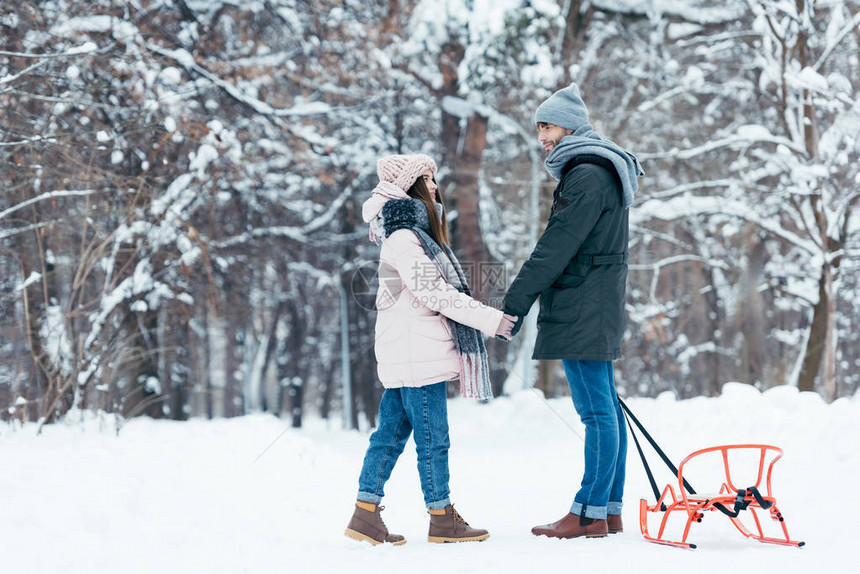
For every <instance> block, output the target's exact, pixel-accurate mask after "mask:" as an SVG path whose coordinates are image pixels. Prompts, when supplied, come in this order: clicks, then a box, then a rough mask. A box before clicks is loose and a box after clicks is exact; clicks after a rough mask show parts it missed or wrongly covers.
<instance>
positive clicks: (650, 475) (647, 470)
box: [618, 399, 660, 500]
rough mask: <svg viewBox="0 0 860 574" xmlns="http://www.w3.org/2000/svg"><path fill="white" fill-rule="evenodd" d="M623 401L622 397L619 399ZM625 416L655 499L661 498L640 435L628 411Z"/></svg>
mask: <svg viewBox="0 0 860 574" xmlns="http://www.w3.org/2000/svg"><path fill="white" fill-rule="evenodd" d="M618 402H621V399H618ZM624 418H626V419H627V424H628V426H630V435H631V436H632V437H633V442H635V443H636V450H638V451H639V458H641V459H642V465H643V466H644V467H645V474H647V475H648V482H650V483H651V490H653V491H654V500H659V499H660V489H659V488H657V481H655V480H654V474H653V473H652V472H651V467H650V466H648V461H647V460H646V459H645V453H644V452H642V446H641V445H640V444H639V437H637V436H636V433H635V432H633V424H632V423H631V422H630V417H629V416H628V414H627V412H625V413H624Z"/></svg>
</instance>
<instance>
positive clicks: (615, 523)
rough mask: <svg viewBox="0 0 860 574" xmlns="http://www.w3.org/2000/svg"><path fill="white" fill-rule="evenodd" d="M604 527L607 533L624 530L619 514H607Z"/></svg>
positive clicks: (616, 532)
mask: <svg viewBox="0 0 860 574" xmlns="http://www.w3.org/2000/svg"><path fill="white" fill-rule="evenodd" d="M606 527H607V530H608V531H609V534H618V533H619V532H624V525H623V524H621V515H620V514H607V515H606Z"/></svg>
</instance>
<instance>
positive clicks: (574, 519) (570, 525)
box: [532, 512, 608, 538]
mask: <svg viewBox="0 0 860 574" xmlns="http://www.w3.org/2000/svg"><path fill="white" fill-rule="evenodd" d="M607 533H608V528H607V526H606V520H605V519H602V518H586V517H584V516H579V515H578V514H573V513H572V512H569V513H568V514H567V516H565V517H564V518H562V519H561V520H559V521H558V522H553V523H552V524H544V525H542V526H535V527H534V528H532V534H534V535H535V536H549V537H550V538H579V537H580V536H585V537H586V538H601V537H603V536H606V534H607Z"/></svg>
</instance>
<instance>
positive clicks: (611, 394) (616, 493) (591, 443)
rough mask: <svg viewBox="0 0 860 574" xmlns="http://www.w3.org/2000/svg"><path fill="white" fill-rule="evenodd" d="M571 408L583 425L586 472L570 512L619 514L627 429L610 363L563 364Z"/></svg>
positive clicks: (595, 515)
mask: <svg viewBox="0 0 860 574" xmlns="http://www.w3.org/2000/svg"><path fill="white" fill-rule="evenodd" d="M562 364H563V365H564V373H565V375H567V384H568V385H569V386H570V396H571V398H572V399H573V406H574V408H576V412H577V413H579V418H580V419H582V422H583V424H584V425H585V472H584V473H583V476H582V485H581V487H580V489H579V492H577V493H576V496H575V497H574V499H573V500H574V502H573V504H572V505H571V507H570V511H571V512H572V513H574V514H578V515H580V516H583V515H584V516H586V517H587V518H606V515H607V514H621V498H622V496H623V494H624V475H625V471H626V463H627V427H626V426H625V424H624V414H623V413H622V412H621V405H620V404H619V402H618V395H617V394H616V392H615V381H614V379H613V374H612V362H611V361H575V360H570V359H565V360H563V361H562Z"/></svg>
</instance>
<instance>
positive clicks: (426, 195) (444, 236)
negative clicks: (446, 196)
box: [406, 176, 451, 247]
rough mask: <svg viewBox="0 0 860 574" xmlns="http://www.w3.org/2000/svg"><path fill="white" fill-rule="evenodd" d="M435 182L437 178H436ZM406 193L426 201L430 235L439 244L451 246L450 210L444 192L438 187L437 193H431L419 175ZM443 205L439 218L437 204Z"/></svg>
mask: <svg viewBox="0 0 860 574" xmlns="http://www.w3.org/2000/svg"><path fill="white" fill-rule="evenodd" d="M433 181H434V182H435V181H436V179H435V178H434V179H433ZM406 195H408V196H409V197H413V198H415V199H419V200H421V201H422V202H424V206H425V207H426V208H427V218H428V219H429V220H430V236H431V237H432V238H433V240H434V241H435V242H436V243H438V244H439V246H440V247H441V246H446V245H447V246H449V247H450V246H451V240H450V239H449V236H448V211H447V210H446V209H445V202H443V201H442V192H441V191H439V188H436V193H435V194H431V193H430V190H429V189H427V185H426V184H425V183H424V178H423V177H421V176H419V177H418V179H416V180H415V183H413V184H412V187H410V188H409V190H408V191H407V192H406ZM437 203H438V204H440V205H441V206H442V217H441V220H440V218H439V215H438V212H437V211H436V204H437Z"/></svg>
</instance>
